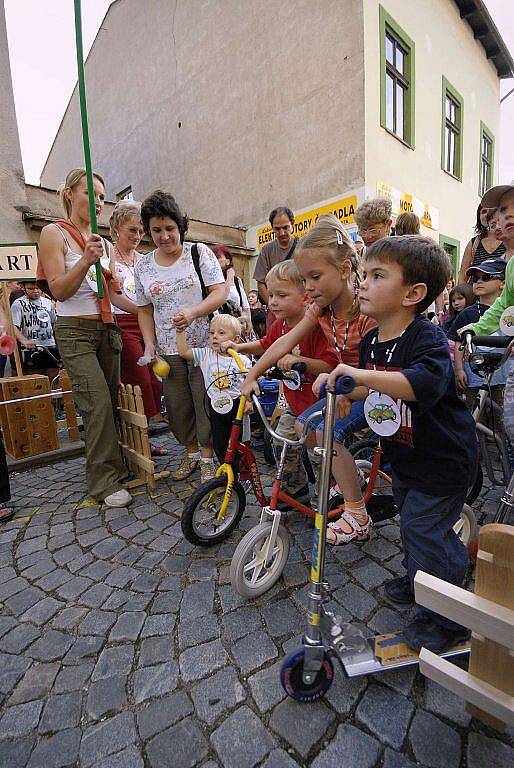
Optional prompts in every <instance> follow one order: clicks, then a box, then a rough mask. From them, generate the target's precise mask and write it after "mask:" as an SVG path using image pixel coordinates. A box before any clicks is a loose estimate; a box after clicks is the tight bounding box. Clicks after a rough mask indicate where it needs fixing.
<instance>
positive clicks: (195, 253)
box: [191, 243, 209, 299]
mask: <svg viewBox="0 0 514 768" xmlns="http://www.w3.org/2000/svg"><path fill="white" fill-rule="evenodd" d="M191 258H192V259H193V266H194V268H195V272H196V274H197V275H198V279H199V281H200V288H201V289H202V299H206V298H207V296H208V295H209V291H208V290H207V288H206V287H205V283H204V281H203V275H202V270H201V269H200V251H199V249H198V244H197V243H193V246H192V248H191Z"/></svg>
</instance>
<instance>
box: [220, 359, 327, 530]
mask: <svg viewBox="0 0 514 768" xmlns="http://www.w3.org/2000/svg"><path fill="white" fill-rule="evenodd" d="M227 352H228V354H229V355H230V356H231V357H232V358H233V359H234V361H235V363H236V365H237V367H238V369H239V370H240V372H241V373H248V371H247V369H246V366H245V365H244V363H243V361H242V360H241V358H240V357H239V355H238V354H237V352H236V351H235V350H233V349H229V350H227ZM252 401H253V404H254V406H255V408H256V410H257V412H258V413H259V415H260V416H261V419H262V420H263V424H264V426H265V428H266V429H267V430H268V431H269V432H270V434H271V436H272V437H274V438H275V439H277V440H278V441H280V442H281V443H282V450H281V455H280V460H279V463H278V469H277V473H276V476H275V480H274V481H273V486H272V492H271V498H270V500H269V503H268V499H267V498H266V496H265V494H264V490H263V487H262V482H261V478H260V474H259V469H258V466H257V461H256V459H255V456H254V454H253V451H252V449H251V448H249V447H248V446H247V445H245V443H243V442H242V441H241V433H242V429H243V416H244V411H245V407H246V403H247V402H248V398H247V397H246V396H245V395H241V398H240V400H239V407H238V409H237V414H236V418H235V419H234V422H233V424H232V429H231V431H230V437H229V442H228V446H227V451H226V454H225V461H224V462H223V464H222V465H221V466H220V467H219V468H218V469H217V470H216V477H221V476H222V475H226V477H227V487H226V489H225V495H224V498H223V501H222V503H221V506H220V509H219V512H218V515H217V517H216V522H218V523H219V522H221V520H223V518H224V517H225V514H226V511H227V509H228V505H229V504H230V499H231V498H232V491H233V488H234V483H235V480H236V478H235V473H234V466H233V465H234V464H235V462H236V460H237V459H239V462H240V469H241V479H242V480H250V482H251V484H252V489H253V492H254V494H255V497H256V498H257V501H258V502H259V504H260V505H261V507H262V508H263V509H268V510H270V511H271V512H273V511H275V510H276V509H277V504H278V502H284V503H285V504H287V505H288V506H290V507H292V508H293V509H296V510H297V511H299V512H302V513H303V514H304V515H306V516H308V517H312V518H314V517H315V513H314V512H313V510H312V509H311V508H310V507H307V506H306V505H305V504H302V503H301V502H299V501H297V500H296V499H293V498H292V497H291V496H289V495H288V494H287V493H285V492H284V491H282V490H281V487H280V484H281V480H282V477H283V474H284V467H285V458H286V451H287V446H288V445H289V446H291V445H294V446H298V445H299V444H301V441H298V440H289V439H288V438H284V437H282V436H281V435H277V433H276V432H275V431H274V430H273V429H272V428H271V427H270V426H269V424H268V421H267V419H266V416H265V414H264V413H263V411H262V407H261V405H260V403H259V401H258V399H257V398H256V397H255V395H254V396H253V397H252ZM315 415H317V414H313V415H312V417H311V418H314V416H315ZM215 493H216V491H213V492H212V494H211V496H212V498H209V500H208V503H212V502H213V501H214V494H215Z"/></svg>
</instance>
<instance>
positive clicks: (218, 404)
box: [211, 395, 234, 413]
mask: <svg viewBox="0 0 514 768" xmlns="http://www.w3.org/2000/svg"><path fill="white" fill-rule="evenodd" d="M233 404H234V401H233V400H232V398H231V397H230V395H215V397H213V398H211V405H212V407H213V408H214V410H215V411H216V413H228V412H229V411H230V410H231V408H232V405H233Z"/></svg>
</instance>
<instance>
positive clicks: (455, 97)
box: [441, 77, 463, 181]
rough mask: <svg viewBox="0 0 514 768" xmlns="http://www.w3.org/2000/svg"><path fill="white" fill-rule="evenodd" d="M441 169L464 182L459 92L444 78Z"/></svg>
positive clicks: (461, 105) (461, 104)
mask: <svg viewBox="0 0 514 768" xmlns="http://www.w3.org/2000/svg"><path fill="white" fill-rule="evenodd" d="M442 109H443V119H442V137H441V168H442V169H443V171H446V173H449V174H450V175H451V176H454V177H455V178H456V179H458V180H459V181H462V113H463V102H462V97H461V96H460V94H459V93H458V91H456V90H455V88H453V86H452V85H450V83H449V82H448V80H447V79H446V78H445V77H443V105H442Z"/></svg>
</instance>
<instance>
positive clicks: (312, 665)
mask: <svg viewBox="0 0 514 768" xmlns="http://www.w3.org/2000/svg"><path fill="white" fill-rule="evenodd" d="M354 387H355V382H354V380H353V379H352V377H351V376H340V377H339V378H338V379H337V380H336V384H335V389H334V391H333V392H330V391H327V393H326V397H327V402H326V411H325V429H324V433H323V447H322V449H321V454H322V467H321V483H320V493H319V507H318V512H317V514H316V517H315V524H314V541H313V546H312V559H311V581H310V590H309V601H308V608H307V621H308V627H307V631H306V633H305V635H304V637H303V642H302V647H301V648H299V649H298V650H296V651H293V652H292V653H290V654H289V655H288V656H286V658H285V659H284V661H283V662H282V667H281V671H280V681H281V683H282V687H283V688H284V690H285V692H286V693H287V694H288V696H291V697H292V698H293V699H296V701H300V702H312V701H316V700H317V699H320V698H322V697H323V696H324V695H325V693H326V692H327V691H328V690H329V688H330V686H331V685H332V682H333V679H334V665H333V663H332V659H333V658H336V659H337V660H338V661H339V662H340V664H341V666H342V668H343V670H344V672H345V674H346V676H347V677H358V676H360V675H369V674H373V673H375V672H385V671H387V670H391V669H398V668H400V667H405V666H408V665H411V664H417V663H418V661H419V656H418V654H416V653H415V652H414V651H412V649H410V648H409V647H408V646H407V644H406V643H405V642H404V640H403V637H402V632H401V631H399V632H392V633H388V634H386V635H378V636H372V637H368V636H366V634H365V633H364V632H363V631H362V629H361V628H360V627H359V626H357V625H355V624H351V623H348V622H343V621H342V619H341V617H340V616H337V614H336V613H334V611H332V610H330V609H329V608H328V606H327V603H328V601H329V599H330V595H329V590H330V586H329V584H328V583H327V582H326V581H325V580H324V572H325V552H326V543H327V537H326V530H327V522H328V519H329V518H328V515H329V492H330V485H331V472H332V456H333V441H334V438H333V426H334V418H335V404H336V396H337V395H347V394H349V393H350V392H351V391H352V390H353V389H354ZM469 647H470V646H469V643H468V642H466V643H462V644H461V645H458V646H455V647H454V648H452V649H450V650H449V651H447V652H446V653H443V654H441V656H444V657H447V656H455V655H459V654H463V653H469Z"/></svg>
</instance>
